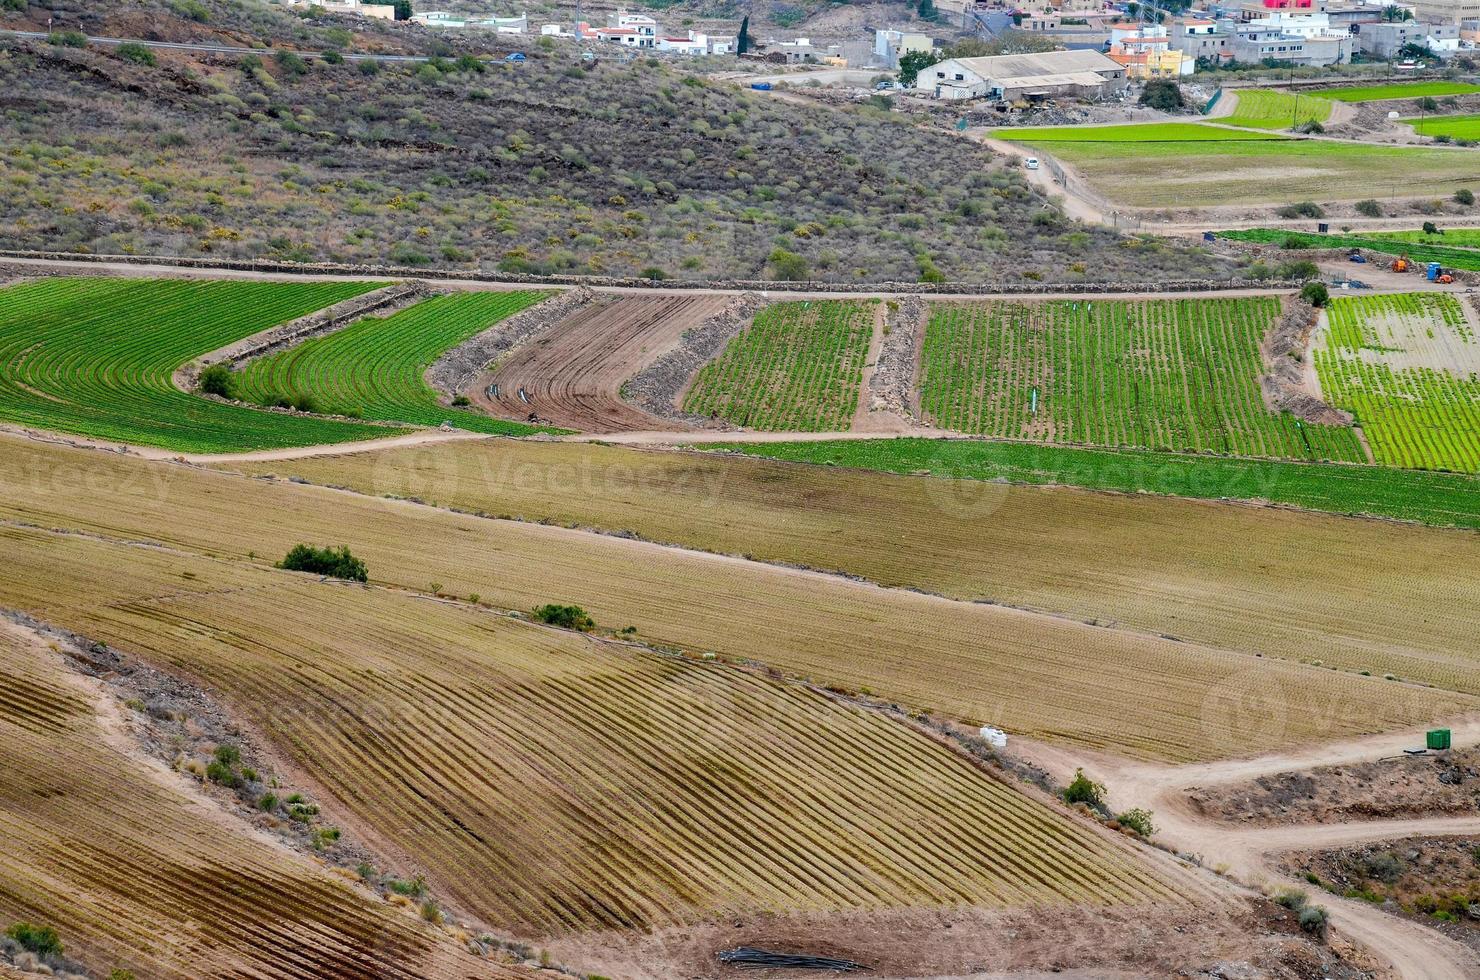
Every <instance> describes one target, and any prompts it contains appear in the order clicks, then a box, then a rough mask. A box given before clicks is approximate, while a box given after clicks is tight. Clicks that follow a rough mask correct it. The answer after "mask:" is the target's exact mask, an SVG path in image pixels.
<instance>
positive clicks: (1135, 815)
mask: <svg viewBox="0 0 1480 980" xmlns="http://www.w3.org/2000/svg"><path fill="white" fill-rule="evenodd" d="M1115 819H1116V821H1117V822H1118V823H1119V824H1120V825H1121V826H1122V827H1129V828H1130V829H1131V830H1134V831H1135V832H1136V833H1138V834H1140V835H1141V836H1142V837H1150V836H1151V835H1152V834H1154V833H1156V826H1155V825H1154V824H1153V823H1152V822H1151V811H1150V810H1144V809H1142V808H1141V807H1136V808H1135V809H1133V810H1127V811H1125V812H1124V813H1122V814H1120V816H1118V817H1116V818H1115Z"/></svg>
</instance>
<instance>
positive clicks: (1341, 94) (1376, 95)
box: [1311, 81, 1480, 102]
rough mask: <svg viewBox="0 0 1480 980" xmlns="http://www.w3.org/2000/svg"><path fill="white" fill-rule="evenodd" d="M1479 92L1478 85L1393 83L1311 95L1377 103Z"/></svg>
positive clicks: (1315, 91) (1324, 90) (1332, 90)
mask: <svg viewBox="0 0 1480 980" xmlns="http://www.w3.org/2000/svg"><path fill="white" fill-rule="evenodd" d="M1472 92H1480V85H1471V84H1470V83H1468V82H1445V81H1435V82H1393V83H1391V84H1388V85H1346V86H1342V87H1340V88H1322V89H1315V90H1313V91H1312V92H1311V94H1312V95H1318V96H1320V97H1321V98H1323V99H1335V100H1336V101H1338V102H1379V101H1381V100H1383V99H1419V98H1423V97H1424V96H1425V95H1428V96H1433V97H1436V98H1437V97H1439V96H1444V95H1469V94H1470V93H1472Z"/></svg>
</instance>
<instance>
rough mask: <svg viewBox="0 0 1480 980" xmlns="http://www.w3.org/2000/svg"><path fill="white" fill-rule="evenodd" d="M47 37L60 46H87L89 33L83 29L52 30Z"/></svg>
mask: <svg viewBox="0 0 1480 980" xmlns="http://www.w3.org/2000/svg"><path fill="white" fill-rule="evenodd" d="M46 39H47V40H48V41H50V42H51V43H52V44H55V45H56V46H57V47H59V48H85V47H87V35H86V34H84V33H82V32H81V31H52V32H51V33H50V34H48V35H47V37H46Z"/></svg>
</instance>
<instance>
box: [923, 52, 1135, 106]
mask: <svg viewBox="0 0 1480 980" xmlns="http://www.w3.org/2000/svg"><path fill="white" fill-rule="evenodd" d="M1125 78H1126V69H1125V66H1123V65H1118V64H1116V63H1115V62H1114V61H1111V60H1110V59H1109V58H1107V57H1105V56H1104V55H1103V54H1101V53H1100V52H1098V51H1047V52H1044V53H1042V54H1009V55H997V56H995V57H990V58H950V59H948V60H946V61H942V62H941V63H940V64H937V65H932V66H931V67H929V68H926V69H925V70H924V71H922V72H920V75H919V77H918V78H917V79H916V80H915V88H917V89H923V90H925V91H928V92H931V93H933V94H934V95H935V97H936V98H938V99H982V98H987V99H999V100H1006V101H1009V102H1013V101H1017V100H1019V99H1027V100H1030V101H1031V100H1033V99H1046V98H1053V97H1054V96H1080V97H1084V98H1099V97H1103V96H1105V95H1109V94H1111V93H1114V92H1118V91H1120V90H1121V89H1123V88H1124V87H1125V84H1126V81H1125Z"/></svg>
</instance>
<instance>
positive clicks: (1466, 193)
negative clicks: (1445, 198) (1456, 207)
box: [1454, 187, 1475, 207]
mask: <svg viewBox="0 0 1480 980" xmlns="http://www.w3.org/2000/svg"><path fill="white" fill-rule="evenodd" d="M1454 203H1455V204H1463V205H1464V206H1465V207H1469V206H1470V205H1472V204H1474V203H1475V192H1474V191H1472V190H1470V189H1469V188H1468V187H1461V188H1460V189H1459V190H1457V191H1455V192H1454Z"/></svg>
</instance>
